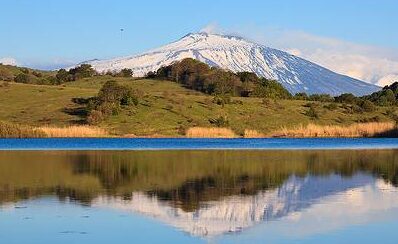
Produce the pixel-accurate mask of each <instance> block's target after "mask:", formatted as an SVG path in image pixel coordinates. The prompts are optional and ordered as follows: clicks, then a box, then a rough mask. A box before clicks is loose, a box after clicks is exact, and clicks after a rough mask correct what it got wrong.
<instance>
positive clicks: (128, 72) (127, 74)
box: [119, 69, 134, 77]
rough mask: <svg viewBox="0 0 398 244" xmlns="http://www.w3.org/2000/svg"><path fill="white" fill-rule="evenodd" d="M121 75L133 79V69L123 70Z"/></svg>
mask: <svg viewBox="0 0 398 244" xmlns="http://www.w3.org/2000/svg"><path fill="white" fill-rule="evenodd" d="M119 75H120V76H121V77H132V76H133V75H134V72H133V70H132V69H122V70H121V71H120V72H119Z"/></svg>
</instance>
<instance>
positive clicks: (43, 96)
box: [0, 77, 389, 136]
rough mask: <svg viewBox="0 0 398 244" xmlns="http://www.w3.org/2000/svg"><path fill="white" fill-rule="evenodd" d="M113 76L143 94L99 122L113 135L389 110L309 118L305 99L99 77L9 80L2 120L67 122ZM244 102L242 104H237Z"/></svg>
mask: <svg viewBox="0 0 398 244" xmlns="http://www.w3.org/2000/svg"><path fill="white" fill-rule="evenodd" d="M109 79H115V80H117V81H119V82H120V83H122V84H129V85H130V86H132V87H133V88H136V89H139V90H141V91H143V92H144V93H145V96H144V98H142V99H141V101H140V104H139V105H138V106H137V107H131V108H128V109H124V110H123V111H122V112H121V113H120V114H119V115H117V116H114V117H111V118H109V119H107V120H106V121H104V122H103V123H102V124H101V125H100V126H101V127H103V128H106V129H108V130H110V131H111V132H113V133H115V134H120V135H121V134H135V135H139V136H146V135H154V134H160V135H165V136H177V135H179V133H181V132H182V131H184V130H185V129H186V128H189V127H193V126H211V124H210V122H209V119H212V118H217V117H219V116H227V117H228V119H229V122H230V127H231V128H232V129H233V130H234V131H235V132H237V133H238V134H241V133H243V131H244V130H245V129H255V130H258V131H260V132H263V133H267V132H271V131H274V130H278V129H279V128H281V126H286V127H293V126H295V125H299V124H307V123H310V122H313V123H317V124H322V125H327V124H336V125H348V124H352V123H354V122H357V121H359V120H361V119H366V118H372V117H374V116H379V117H380V118H381V119H382V120H385V121H388V120H389V119H388V118H387V117H386V116H385V115H384V112H385V108H378V111H376V112H372V113H363V114H354V115H350V114H347V113H344V110H343V109H342V108H339V109H337V110H335V111H330V110H327V109H325V108H323V105H325V104H320V107H319V110H320V112H321V117H320V119H319V120H311V119H310V118H309V117H307V116H306V115H304V112H305V111H306V110H307V108H306V107H304V105H305V104H307V103H308V102H306V101H290V100H286V101H279V102H277V103H276V104H275V103H273V104H271V105H265V104H263V103H262V99H258V98H234V99H233V101H235V102H234V103H233V104H230V105H226V106H225V107H224V108H222V106H219V105H216V104H213V103H212V97H211V96H206V95H203V94H201V93H198V92H195V91H191V90H187V89H185V88H183V87H181V86H180V85H178V84H176V83H172V82H169V81H153V80H134V79H129V78H111V77H99V78H98V77H96V78H91V79H84V80H80V81H76V82H71V83H68V84H66V85H64V86H35V85H23V84H13V83H11V84H10V87H8V88H5V87H0V93H1V94H2V96H0V111H1V112H0V120H3V121H10V122H15V123H21V124H29V125H43V124H50V125H56V126H62V125H67V124H71V123H75V122H76V121H79V120H80V119H81V118H80V117H79V116H77V115H69V114H67V113H65V111H64V110H65V108H67V109H73V108H76V107H77V106H78V105H76V104H73V103H72V101H71V99H72V98H77V97H90V96H93V95H95V94H96V93H97V92H98V90H99V88H100V87H101V85H102V84H103V83H104V82H106V81H107V80H109ZM238 100H239V101H241V102H242V103H239V102H236V101H238Z"/></svg>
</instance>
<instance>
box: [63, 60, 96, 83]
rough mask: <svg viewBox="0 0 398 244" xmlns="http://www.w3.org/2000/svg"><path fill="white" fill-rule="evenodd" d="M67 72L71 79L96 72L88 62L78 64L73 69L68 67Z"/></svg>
mask: <svg viewBox="0 0 398 244" xmlns="http://www.w3.org/2000/svg"><path fill="white" fill-rule="evenodd" d="M68 73H69V75H70V77H71V80H78V79H83V78H88V77H93V76H94V75H96V74H97V72H96V71H95V70H94V69H93V67H92V66H91V65H90V64H82V65H80V66H77V67H75V68H73V69H70V70H69V72H68Z"/></svg>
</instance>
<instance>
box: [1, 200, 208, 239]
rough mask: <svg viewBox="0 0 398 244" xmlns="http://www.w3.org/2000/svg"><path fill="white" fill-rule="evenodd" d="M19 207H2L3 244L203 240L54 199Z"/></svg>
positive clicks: (153, 223)
mask: <svg viewBox="0 0 398 244" xmlns="http://www.w3.org/2000/svg"><path fill="white" fill-rule="evenodd" d="M16 206H18V207H19V208H17V209H16V208H12V209H11V208H7V210H6V211H3V210H1V209H0V243H1V244H47V243H48V244H55V243H56V244H75V243H76V244H89V243H93V244H110V243H118V244H119V243H129V244H131V243H146V244H149V243H165V240H170V241H171V242H170V243H201V242H203V241H202V240H199V239H194V238H192V237H190V236H188V235H186V234H184V233H182V232H180V231H178V230H175V229H173V228H170V227H169V226H166V225H163V224H160V223H159V222H157V221H155V220H151V219H148V218H145V217H143V216H139V215H125V214H124V213H123V212H120V211H115V210H110V209H107V210H104V209H98V208H88V207H82V206H81V205H75V204H72V203H65V204H62V203H61V204H60V203H59V202H58V201H57V200H55V199H54V198H47V199H41V200H32V201H29V202H23V203H18V204H17V205H16ZM25 207H26V208H25Z"/></svg>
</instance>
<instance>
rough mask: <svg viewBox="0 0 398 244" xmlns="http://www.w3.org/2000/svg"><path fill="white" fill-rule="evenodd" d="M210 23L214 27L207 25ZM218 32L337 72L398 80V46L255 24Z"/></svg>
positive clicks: (383, 80) (380, 81)
mask: <svg viewBox="0 0 398 244" xmlns="http://www.w3.org/2000/svg"><path fill="white" fill-rule="evenodd" d="M211 26H217V25H216V24H211ZM219 29H220V28H219V27H217V28H212V30H217V31H218V33H222V32H224V33H230V34H233V33H235V34H236V33H237V34H238V35H240V36H244V37H246V38H249V39H252V40H254V41H256V42H258V43H261V44H265V45H267V46H270V47H274V48H278V49H281V50H284V51H286V52H289V53H291V54H293V55H296V56H299V57H302V58H304V59H307V60H309V61H312V62H314V63H317V64H319V65H322V66H324V67H326V68H329V69H331V70H333V71H335V72H337V73H340V74H344V75H348V76H351V77H354V78H357V79H360V80H364V81H367V82H370V83H373V84H378V85H380V86H384V85H387V84H391V83H392V82H394V81H398V49H393V48H382V47H377V46H370V45H362V44H356V43H352V42H348V41H343V40H339V39H335V38H328V37H322V36H316V35H313V34H309V33H306V32H302V31H294V30H284V29H278V28H270V27H265V28H259V27H257V26H244V27H235V28H232V29H231V30H232V31H231V30H224V31H219Z"/></svg>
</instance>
